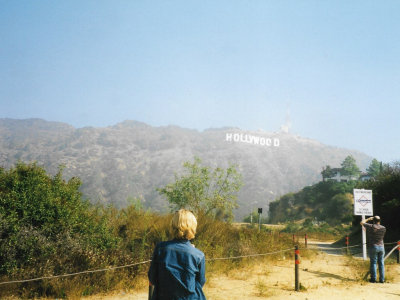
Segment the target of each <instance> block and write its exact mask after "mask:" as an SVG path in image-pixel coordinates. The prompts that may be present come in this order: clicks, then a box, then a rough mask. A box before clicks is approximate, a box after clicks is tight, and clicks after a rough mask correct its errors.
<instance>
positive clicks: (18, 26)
mask: <svg viewBox="0 0 400 300" xmlns="http://www.w3.org/2000/svg"><path fill="white" fill-rule="evenodd" d="M399 9H400V2H398V1H388V0H386V1H380V2H379V3H378V2H375V1H351V2H347V1H335V2H321V1H312V0H304V1H289V0H287V1H251V2H250V1H225V0H222V1H217V2H215V1H202V2H201V3H198V2H194V1H175V0H173V1H168V2H165V1H152V2H137V1H132V2H126V1H113V2H107V1H85V2H81V1H68V2H53V1H49V0H40V1H34V2H32V1H25V0H21V1H3V2H2V9H1V10H0V37H1V40H2V44H1V46H0V79H1V80H0V118H14V119H27V118H41V119H44V120H47V121H57V122H64V123H67V124H70V125H72V126H74V127H76V128H82V127H86V126H93V127H107V126H111V125H115V124H117V123H120V122H123V121H124V120H135V121H139V122H144V123H146V124H149V125H151V126H168V125H175V126H179V127H182V128H188V129H197V130H199V131H202V130H204V129H207V128H223V127H238V128H241V129H243V130H258V129H262V130H265V131H270V132H271V131H272V132H274V131H278V130H279V129H280V128H281V126H282V125H286V126H288V127H290V131H291V132H292V133H293V134H296V135H299V136H302V137H305V138H310V139H314V140H317V141H319V142H321V143H324V144H327V145H332V146H337V147H342V148H346V149H356V150H358V151H361V152H364V153H366V154H367V155H370V156H371V157H375V158H377V159H378V160H381V161H384V162H391V161H395V160H400V154H399V151H398V149H400V132H399V130H398V129H399V128H400V118H399V115H400V101H399V99H398V97H399V95H400V84H399V82H400V55H399V53H400V38H399V37H400V20H399V18H398V16H397V12H398V11H399Z"/></svg>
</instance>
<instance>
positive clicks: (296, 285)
mask: <svg viewBox="0 0 400 300" xmlns="http://www.w3.org/2000/svg"><path fill="white" fill-rule="evenodd" d="M299 255H300V250H299V246H298V245H296V246H294V290H295V291H299V290H300V281H299V264H300V258H299Z"/></svg>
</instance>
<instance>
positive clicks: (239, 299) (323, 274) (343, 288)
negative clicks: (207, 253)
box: [87, 253, 400, 300]
mask: <svg viewBox="0 0 400 300" xmlns="http://www.w3.org/2000/svg"><path fill="white" fill-rule="evenodd" d="M259 262H260V263H259V264H254V265H253V266H252V267H249V268H241V269H236V270H233V271H229V272H228V273H227V274H225V275H215V276H210V275H208V278H207V283H206V285H205V287H204V292H205V294H206V297H207V299H208V300H227V299H229V300H256V299H257V300H258V299H271V300H275V299H285V300H286V299H304V300H305V299H308V300H313V299H315V300H337V299H341V300H346V299H349V300H350V299H351V300H354V299H357V300H362V299H373V298H375V299H385V300H386V299H388V300H390V299H397V300H399V299H400V265H398V264H388V265H386V274H387V275H386V277H387V283H385V284H379V283H375V284H374V283H368V282H365V281H363V280H362V278H361V277H362V275H363V274H365V270H366V268H367V265H368V262H366V263H364V266H363V265H360V261H359V260H358V261H354V260H351V259H349V258H347V257H343V256H336V255H329V254H326V253H318V254H315V255H311V256H310V257H309V258H303V259H302V260H301V264H300V282H301V286H302V290H301V291H300V292H295V291H294V264H293V262H292V261H291V260H287V259H283V258H282V259H281V260H277V261H274V262H272V261H271V262H268V261H263V260H262V259H260V261H259ZM361 264H362V263H361ZM87 299H90V300H93V299H104V300H116V299H122V300H127V299H130V300H147V291H143V292H132V293H117V294H115V295H108V296H96V297H90V298H87Z"/></svg>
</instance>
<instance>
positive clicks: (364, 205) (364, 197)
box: [353, 189, 374, 260]
mask: <svg viewBox="0 0 400 300" xmlns="http://www.w3.org/2000/svg"><path fill="white" fill-rule="evenodd" d="M353 194H354V215H356V216H361V219H362V220H363V221H364V220H365V216H373V215H374V212H373V207H372V190H359V189H353ZM361 237H362V249H363V259H364V260H366V259H367V242H366V240H367V238H366V232H365V228H364V226H362V230H361Z"/></svg>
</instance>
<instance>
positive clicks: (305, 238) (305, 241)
mask: <svg viewBox="0 0 400 300" xmlns="http://www.w3.org/2000/svg"><path fill="white" fill-rule="evenodd" d="M304 246H305V247H306V248H307V233H306V234H305V235H304Z"/></svg>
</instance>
